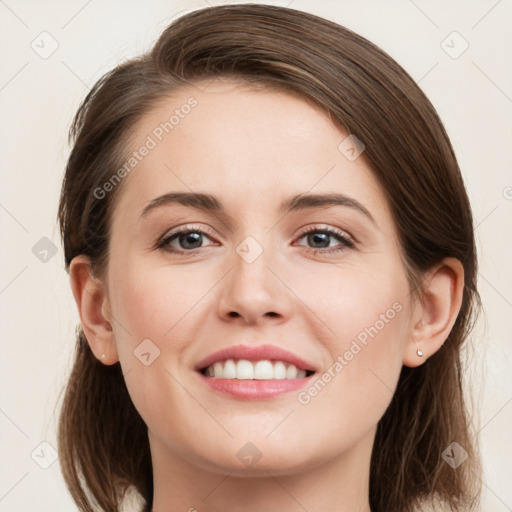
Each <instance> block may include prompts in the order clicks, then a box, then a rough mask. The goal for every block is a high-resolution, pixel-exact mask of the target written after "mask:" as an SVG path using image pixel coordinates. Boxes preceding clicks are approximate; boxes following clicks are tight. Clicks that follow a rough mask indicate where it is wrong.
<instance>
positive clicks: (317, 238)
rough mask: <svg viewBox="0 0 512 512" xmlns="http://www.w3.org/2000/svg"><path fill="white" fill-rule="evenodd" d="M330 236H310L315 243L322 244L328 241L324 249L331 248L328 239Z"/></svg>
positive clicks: (324, 234)
mask: <svg viewBox="0 0 512 512" xmlns="http://www.w3.org/2000/svg"><path fill="white" fill-rule="evenodd" d="M328 237H329V235H327V234H326V233H314V234H313V235H309V238H310V241H313V243H322V242H326V241H327V245H322V247H329V241H328V240H327V238H328Z"/></svg>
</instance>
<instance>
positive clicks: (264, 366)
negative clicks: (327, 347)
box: [198, 359, 315, 380]
mask: <svg viewBox="0 0 512 512" xmlns="http://www.w3.org/2000/svg"><path fill="white" fill-rule="evenodd" d="M198 371H199V373H201V375H203V376H204V377H206V378H211V379H233V380H287V379H304V378H307V377H310V376H311V375H313V374H314V373H315V371H314V370H308V369H304V368H298V367H297V366H295V365H294V364H292V363H289V362H286V361H281V360H270V359H262V360H257V361H249V360H248V359H226V360H223V361H217V362H215V363H214V364H211V365H208V366H204V367H202V368H200V369H199V370H198Z"/></svg>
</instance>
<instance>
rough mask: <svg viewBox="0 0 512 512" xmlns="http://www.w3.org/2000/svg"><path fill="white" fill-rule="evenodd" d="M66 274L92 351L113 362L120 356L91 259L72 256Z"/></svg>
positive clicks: (106, 305) (100, 285) (103, 295)
mask: <svg viewBox="0 0 512 512" xmlns="http://www.w3.org/2000/svg"><path fill="white" fill-rule="evenodd" d="M69 274H70V281H71V289H72V291H73V296H74V298H75V302H76V305H77V308H78V313H79V315H80V321H81V324H82V329H83V331H84V334H85V336H86V338H87V341H88V343H89V346H90V347H91V350H92V352H93V353H94V355H95V356H96V358H97V359H98V360H100V361H101V362H102V363H104V364H107V365H111V364H114V363H116V362H117V361H118V360H119V357H118V354H117V347H116V343H115V338H114V332H113V330H112V323H111V322H112V317H111V313H110V305H109V301H108V297H107V294H106V290H105V287H104V285H103V283H102V282H101V280H99V279H98V278H96V277H95V276H94V275H93V273H92V268H91V263H90V259H89V258H88V257H87V256H84V255H79V256H76V257H75V258H73V260H72V261H71V264H70V267H69ZM103 354H105V355H104V357H102V356H103Z"/></svg>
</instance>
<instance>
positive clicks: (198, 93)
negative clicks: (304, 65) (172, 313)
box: [118, 82, 385, 212]
mask: <svg viewBox="0 0 512 512" xmlns="http://www.w3.org/2000/svg"><path fill="white" fill-rule="evenodd" d="M348 135H349V134H348V133H347V132H345V131H343V130H342V129H340V128H339V127H338V126H337V125H335V124H334V123H333V122H332V120H331V119H330V117H329V115H328V114H327V113H326V112H325V111H324V110H323V109H321V108H320V107H319V106H317V105H315V104H313V103H312V102H311V101H306V100H305V99H304V98H302V97H300V96H299V95H297V94H291V93H287V92H284V91H277V90H268V89H261V88H258V89H255V88H253V87H251V86H247V85H244V84H237V83H233V82H227V83H225V82H224V83H218V82H217V83H214V84H209V85H208V86H207V87H204V86H202V85H201V84H199V85H198V86H190V87H189V86H187V87H186V88H181V89H178V90H176V91H174V92H173V93H172V95H169V96H168V97H166V98H162V99H161V100H160V101H159V102H158V104H156V105H155V107H154V108H153V109H152V110H151V111H150V112H149V113H148V114H146V115H145V116H144V117H143V118H142V119H141V120H140V121H139V123H138V124H137V126H136V127H135V131H134V134H133V136H132V137H131V139H130V142H129V144H128V151H127V156H128V157H129V156H130V155H133V154H134V153H139V154H138V155H137V156H132V159H135V160H136V161H134V162H132V163H134V164H135V165H134V166H133V168H131V169H130V171H129V172H128V173H126V174H127V176H126V178H125V179H124V182H123V191H122V194H121V198H120V203H124V206H122V207H123V208H124V207H127V206H128V205H132V206H136V207H137V208H138V210H139V212H140V210H142V209H143V208H144V206H145V205H147V203H148V202H149V201H151V200H152V199H154V198H155V197H156V196H158V195H161V194H164V193H167V192H172V191H188V192H191V191H196V192H210V193H212V194H214V195H216V196H218V197H220V198H223V199H222V202H223V203H224V199H225V202H226V204H228V203H230V204H232V205H233V206H234V207H244V206H245V207H249V206H250V205H251V204H252V205H257V204H259V206H260V207H261V206H262V205H263V204H264V203H268V204H269V206H270V203H271V202H274V201H275V203H276V208H277V206H279V205H280V204H281V201H282V198H283V197H285V196H286V197H288V196H290V195H293V194H294V193H296V194H298V193H305V192H307V191H310V192H315V193H323V192H333V191H334V192H338V193H350V194H352V195H355V196H357V199H358V200H360V202H362V203H365V202H366V203H370V204H373V207H374V208H383V207H385V204H384V203H385V199H384V197H383V194H382V192H381V190H380V187H379V186H378V184H377V182H376V180H375V178H374V177H373V173H372V172H371V168H370V166H369V164H368V162H367V160H366V159H365V156H364V153H363V154H362V155H361V156H360V157H359V158H357V159H356V160H353V161H350V160H349V159H347V158H346V156H345V155H344V153H343V152H342V151H341V150H340V144H341V143H342V142H343V141H344V140H345V139H346V137H347V136H348ZM145 146H146V147H148V148H149V149H146V150H144V151H141V150H142V149H143V148H144V147H145ZM141 152H143V153H144V156H143V157H141V156H140V153H141ZM128 167H130V166H128ZM278 203H279V205H278ZM118 206H119V207H121V205H118Z"/></svg>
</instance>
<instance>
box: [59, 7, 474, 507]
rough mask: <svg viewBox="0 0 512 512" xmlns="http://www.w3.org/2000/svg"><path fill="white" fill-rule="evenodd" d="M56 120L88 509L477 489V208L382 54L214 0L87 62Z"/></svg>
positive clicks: (303, 24) (64, 436)
mask: <svg viewBox="0 0 512 512" xmlns="http://www.w3.org/2000/svg"><path fill="white" fill-rule="evenodd" d="M71 136H72V141H73V148H72V152H71V155H70V157H69V161H68V165H67V169H66V175H65V179H64V183H63V188H62V195H61V202H60V208H59V220H60V223H61V234H62V238H63V242H64V250H65V258H66V268H67V269H68V271H69V273H70V277H71V285H72V289H73V294H74V297H75V300H76V302H77V307H78V310H79V313H80V318H81V326H80V328H79V330H78V335H77V347H76V359H75V363H74V367H73V370H72V373H71V376H70V379H69V383H68V386H67V389H66V394H65V398H64V403H63V407H62V411H61V417H60V424H59V449H60V461H61V465H62V470H63V474H64V477H65V479H66V482H67V485H68V487H69V489H70V491H71V494H72V496H73V498H74V500H75V502H76V503H77V505H78V506H79V508H80V510H83V511H90V510H93V509H94V507H96V508H98V507H99V509H101V510H115V511H117V510H120V507H121V503H122V501H123V496H124V495H125V493H126V491H127V490H130V489H135V490H136V491H137V492H138V493H139V495H140V496H141V497H142V498H143V501H144V510H146V511H149V510H153V511H155V512H156V511H164V510H165V511H170V510H172V511H175V510H176V511H178V510H191V511H192V510H198V511H221V510H222V511H226V510H230V511H232V510H233V511H234V510H247V511H262V510H265V511H273V510H275V511H282V510H290V511H291V510H308V511H310V512H312V511H315V510H323V511H325V510H332V511H334V510H336V511H338V512H348V511H351V512H352V511H360V512H362V511H364V512H368V511H372V512H390V511H393V512H395V511H396V512H402V511H403V512H405V511H412V510H428V509H432V507H434V506H436V505H437V506H440V507H444V508H447V509H450V510H456V511H469V510H475V509H476V506H477V504H478V499H479V492H480V489H479V488H478V474H479V471H480V461H479V456H478V449H477V443H476V440H475V439H474V438H473V434H472V429H471V427H470V424H469V419H468V412H467V410H466V406H465V400H464V396H463V393H462V380H463V368H462V365H461V361H460V351H461V348H462V346H463V344H464V341H465V340H466V338H467V336H468V333H469V331H470V329H471V327H472V322H473V320H474V312H475V309H476V306H478V304H479V299H478V293H477V290H476V286H475V282H476V278H475V276H476V264H477V262H476V252H475V245H474V239H473V223H472V215H471V208H470V204H469V201H468V198H467V195H466V192H465V188H464V184H463V182H462V178H461V173H460V170H459V168H458V165H457V162H456V159H455V156H454V152H453V149H452V146H451V144H450V141H449V139H448V137H447V135H446V133H445V130H444V128H443V125H442V123H441V121H440V120H439V118H438V116H437V113H436V111H435V110H434V108H433V106H432V105H431V103H430V102H429V101H428V99H427V98H426V97H425V95H424V94H423V93H422V91H421V90H420V89H419V88H418V86H417V85H416V84H415V83H414V81H413V80H412V79H411V78H410V77H409V76H408V74H407V73H406V72H405V71H404V70H403V69H402V68H401V67H400V66H399V65H398V64H397V63H396V62H394V61H393V60H392V59H391V58H390V57H389V56H388V55H387V54H385V53H384V52H383V51H382V50H380V49H379V48H377V47H376V46H375V45H373V44H372V43H370V42H369V41H367V40H366V39H364V38H362V37H360V36H358V35H357V34H354V33H353V32H351V31H349V30H347V29H346V28H343V27H341V26H339V25H337V24H335V23H333V22H330V21H327V20H324V19H322V18H319V17H316V16H313V15H311V14H307V13H304V12H300V11H297V10H293V9H288V8H280V7H275V6H267V5H252V4H248V5H236V6H220V7H212V8H207V9H203V10H199V11H195V12H192V13H190V14H187V15H185V16H182V17H181V18H179V19H178V20H176V21H175V22H173V23H172V24H171V25H170V26H169V27H168V28H167V29H166V30H165V31H164V33H163V34H162V35H161V37H160V39H159V40H158V41H157V43H156V44H155V46H154V48H153V49H152V50H151V51H150V52H149V53H148V54H146V55H143V56H142V57H140V58H138V59H133V60H130V61H128V62H125V63H123V64H121V65H119V66H118V67H117V68H116V69H114V70H113V71H111V72H109V73H108V74H107V75H105V76H104V77H103V78H102V79H100V81H99V82H98V83H97V84H96V85H95V86H94V88H93V89H92V91H91V92H90V93H89V95H88V96H87V97H86V99H85V100H84V102H83V104H82V105H81V107H80V109H79V111H78V113H77V115H76V117H75V121H74V124H73V127H72V130H71ZM429 507H430V508H429Z"/></svg>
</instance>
